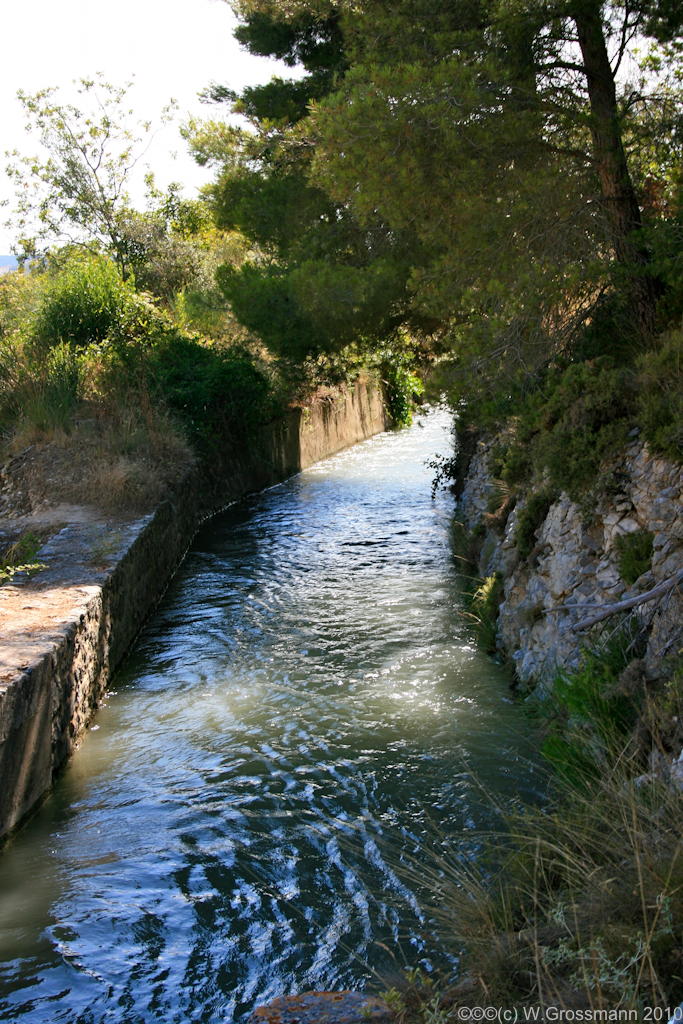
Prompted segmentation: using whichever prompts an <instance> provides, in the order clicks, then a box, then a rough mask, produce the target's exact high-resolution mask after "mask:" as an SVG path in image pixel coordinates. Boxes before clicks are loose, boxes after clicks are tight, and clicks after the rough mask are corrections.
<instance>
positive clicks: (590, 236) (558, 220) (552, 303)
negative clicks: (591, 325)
mask: <svg viewBox="0 0 683 1024" xmlns="http://www.w3.org/2000/svg"><path fill="white" fill-rule="evenodd" d="M236 9H237V11H238V13H239V14H240V15H241V17H242V18H243V20H244V26H243V27H242V28H241V29H240V30H239V31H240V33H242V35H241V38H242V39H243V41H245V42H246V44H247V45H249V46H251V47H253V48H254V51H255V52H260V53H266V52H267V53H272V54H273V55H276V56H279V57H281V58H283V59H285V60H287V61H288V62H289V63H296V62H297V61H298V62H299V63H302V64H303V66H304V69H305V70H307V71H308V69H307V66H306V61H307V60H309V59H310V53H311V52H315V46H316V45H320V46H321V47H323V52H324V53H325V54H326V55H327V59H328V60H329V59H330V57H329V54H330V49H329V48H330V45H331V44H332V43H333V44H334V47H336V53H337V57H336V62H335V63H334V64H330V65H329V70H330V73H329V74H328V75H327V78H326V79H325V89H324V91H323V92H322V95H321V90H320V89H317V91H315V90H314V89H313V88H312V89H311V91H310V92H309V93H306V88H305V85H304V86H301V85H299V84H298V83H290V85H289V86H287V85H286V83H282V82H279V83H271V86H270V87H265V89H264V90H262V91H258V90H257V91H256V93H255V94H254V95H253V96H249V97H245V100H244V102H243V105H242V110H243V111H246V112H247V113H251V114H252V115H258V116H257V117H256V118H255V122H254V123H255V127H256V134H255V135H251V136H250V135H247V136H246V137H244V136H242V137H241V141H240V145H242V146H243V147H244V148H243V150H242V152H241V154H240V155H239V156H237V157H235V155H234V154H235V150H234V149H233V150H232V151H231V152H232V154H233V155H232V163H231V164H230V167H229V170H228V172H227V176H226V178H225V179H224V184H225V185H226V186H227V187H225V188H224V190H223V193H222V195H223V197H224V199H225V203H226V207H227V208H229V209H230V210H231V211H232V213H231V216H236V215H237V214H236V213H235V211H236V209H239V208H240V207H241V208H242V209H243V210H246V208H247V207H248V210H246V213H248V217H247V216H246V215H245V217H244V225H245V229H246V230H247V233H249V231H251V232H252V234H253V237H256V238H258V239H259V241H260V243H261V244H264V245H266V249H267V251H268V252H269V255H270V256H271V258H272V259H274V260H275V261H276V262H277V263H278V269H277V270H275V269H273V267H272V266H270V265H269V266H268V267H267V269H266V270H264V274H266V275H269V276H270V277H272V279H273V280H274V281H275V282H277V289H278V290H279V291H278V295H279V299H278V303H276V304H275V305H276V306H277V308H278V309H280V310H282V309H283V308H288V309H292V306H293V304H292V298H291V294H289V292H288V289H286V288H285V287H284V285H283V278H284V276H286V275H285V274H284V273H283V271H282V266H281V265H282V262H283V259H284V262H285V263H290V262H291V261H292V259H293V258H295V257H294V250H295V248H296V244H297V239H300V240H301V243H302V249H303V248H304V247H306V248H308V249H309V251H310V250H311V248H312V246H313V239H314V237H315V236H314V234H313V235H309V234H307V232H303V233H302V234H301V235H298V234H297V232H296V231H294V230H292V227H291V223H290V221H289V220H288V217H287V216H286V213H287V211H289V210H292V209H293V210H295V211H296V213H297V214H302V212H303V210H304V209H305V206H306V203H307V202H308V200H309V199H312V197H313V196H315V197H316V202H319V203H320V206H319V207H317V209H316V207H315V204H314V203H312V204H311V206H310V211H309V212H310V214H311V215H310V217H308V216H307V217H306V218H305V221H306V224H307V225H308V227H310V228H311V229H313V228H314V227H315V228H317V227H318V225H319V222H320V221H321V220H322V219H323V215H322V210H323V208H324V204H325V203H327V204H329V205H328V206H327V209H333V210H334V211H335V213H334V216H335V218H336V221H335V226H338V225H339V224H344V223H346V224H350V225H352V227H353V231H354V232H356V233H357V234H356V237H359V235H361V234H362V231H363V230H365V231H367V232H372V231H373V230H375V231H376V232H377V235H376V237H377V239H378V240H379V239H381V240H382V241H383V243H384V244H385V246H386V248H384V249H383V250H382V258H383V259H384V260H385V261H388V262H390V263H392V265H393V267H394V270H395V271H397V279H399V278H400V280H401V281H402V282H403V291H402V292H401V293H400V296H399V295H398V294H393V295H392V294H390V293H389V291H388V290H386V291H385V295H386V297H387V302H388V307H389V308H391V310H392V311H393V314H394V316H393V318H388V319H387V320H386V321H384V323H383V324H381V325H380V329H382V328H389V329H392V328H393V326H394V325H395V322H396V319H397V318H399V319H402V320H403V321H404V322H408V323H410V322H412V323H414V324H415V323H420V324H422V325H424V326H429V327H431V328H438V329H439V330H440V331H442V332H445V333H446V335H447V336H448V337H449V338H450V339H451V340H450V343H451V344H452V345H453V346H455V347H456V349H457V352H458V357H459V359H460V360H461V364H462V366H463V367H464V372H465V374H467V373H469V374H470V376H471V367H472V363H473V361H474V362H476V363H477V365H478V367H479V370H480V373H481V374H482V375H483V376H486V375H490V376H491V377H492V378H493V379H498V380H500V379H501V377H502V378H503V379H509V378H510V375H511V374H512V375H513V376H514V375H515V374H517V373H519V374H521V375H522V376H524V375H526V374H528V373H529V372H533V371H534V368H535V367H537V366H539V365H542V364H543V363H544V362H545V361H547V360H548V358H549V356H550V355H552V353H558V352H564V353H566V352H568V351H570V350H571V347H572V346H573V345H574V346H575V345H576V341H577V338H578V337H579V336H580V335H581V334H582V332H583V329H584V326H585V324H586V323H587V322H589V321H591V320H595V319H596V311H597V310H599V309H600V308H601V307H603V306H604V305H605V303H606V302H607V301H609V303H610V316H611V321H610V322H611V325H612V329H613V331H614V333H615V334H617V335H618V334H621V335H623V336H624V337H629V336H630V338H631V339H632V340H633V342H634V343H635V344H639V345H642V342H643V339H645V338H648V337H649V336H651V334H652V332H653V329H654V328H655V323H656V312H657V309H658V308H661V301H660V294H661V291H662V287H663V282H665V278H666V277H667V276H668V277H669V278H671V276H672V274H673V271H672V270H671V261H670V260H669V263H668V264H667V259H668V257H667V255H666V253H662V254H661V255H660V254H658V257H657V260H656V261H653V259H652V251H651V245H652V244H654V243H652V237H651V236H652V226H653V219H654V220H657V218H659V219H660V220H661V217H662V216H663V215H664V216H670V215H671V213H672V211H673V212H675V203H676V199H675V188H673V189H672V188H671V183H672V182H673V180H674V178H675V175H673V176H672V175H669V182H668V184H667V185H666V189H667V190H668V199H667V200H666V201H665V202H661V201H660V202H659V207H658V209H657V208H656V207H655V204H654V203H648V202H647V201H646V200H647V191H646V190H647V189H648V188H650V190H651V192H652V190H653V189H657V188H660V184H661V179H659V180H658V178H657V170H656V169H655V173H654V175H653V173H652V167H651V166H650V168H649V170H648V172H647V176H645V175H644V174H643V173H642V171H643V162H642V161H641V160H640V156H641V155H642V154H643V152H644V149H648V151H649V152H650V153H651V154H652V155H653V156H654V155H655V154H656V159H655V163H656V162H657V159H661V154H662V151H663V150H665V149H668V150H669V151H670V152H671V153H673V154H678V155H679V157H680V144H681V130H680V116H678V120H676V115H675V114H674V115H673V117H671V118H669V121H668V124H664V121H663V120H662V119H660V121H659V124H658V125H657V126H655V122H656V121H657V120H658V119H657V118H656V117H655V118H654V119H653V118H652V116H651V115H652V112H653V110H657V109H660V110H663V108H664V106H665V105H666V106H668V107H669V109H671V110H674V109H675V106H676V98H678V99H680V89H679V88H678V93H676V89H675V88H674V91H673V92H670V93H669V95H668V97H667V100H666V104H662V102H661V88H660V86H661V75H659V74H654V75H653V74H652V70H653V65H652V64H651V65H650V70H649V72H648V74H646V75H645V76H644V77H643V79H642V80H641V81H640V82H634V81H632V76H630V77H629V78H627V77H626V76H625V74H624V73H623V70H622V73H621V76H619V68H622V69H623V68H625V67H626V66H627V65H628V63H629V61H631V63H632V62H633V47H634V42H638V41H640V44H641V45H642V44H643V40H644V37H645V36H647V35H648V34H649V35H650V36H651V37H652V38H655V39H659V40H660V41H661V42H663V43H665V44H666V46H667V47H668V49H669V53H670V54H673V55H674V56H675V52H676V47H675V37H676V35H677V32H678V29H679V28H680V16H679V15H678V13H677V11H676V8H675V6H672V5H671V4H670V3H669V4H667V3H665V2H664V0H638V2H636V3H633V2H629V3H625V2H624V3H622V2H621V0H619V2H615V3H611V4H607V5H601V4H599V3H598V2H597V0H574V2H571V3H569V4H566V3H562V4H559V3H557V2H555V0H552V2H544V0H542V2H541V3H538V2H536V0H534V2H533V3H532V2H530V0H497V2H494V3H490V2H484V0H461V2H459V3H458V4H448V5H444V4H442V3H438V2H437V0H392V2H391V3H388V2H387V0H363V2H361V3H357V2H353V3H351V2H350V0H348V2H347V0H337V2H334V0H332V2H324V0H308V2H307V0H289V2H287V3H280V2H275V0H241V2H240V3H239V4H237V6H236ZM660 53H664V50H662V51H660ZM657 59H660V58H657ZM331 69H333V70H331ZM312 70H313V66H312V65H311V71H310V72H309V74H310V73H312ZM306 81H307V79H306V78H304V83H306ZM619 83H621V84H620V85H619ZM653 84H654V90H653V89H652V88H649V92H648V87H650V86H652V85H653ZM288 89H289V90H290V91H289V94H287V90H288ZM268 90H270V91H268ZM276 98H277V103H276V102H275V100H276ZM285 98H286V102H285ZM270 102H272V105H271V106H270V107H269V106H268V104H269V103H270ZM304 108H305V112H304ZM276 111H277V114H276ZM293 111H294V113H292V112H293ZM269 112H270V114H272V115H273V116H272V117H268V113H269ZM278 116H280V117H281V120H278V119H277V118H278ZM648 136H649V137H648ZM646 137H648V138H647V139H646ZM645 139H646V144H645V147H644V145H643V142H644V140H645ZM283 154H288V155H290V154H294V155H295V156H296V158H297V159H299V161H300V162H299V164H298V176H297V178H296V179H294V178H292V179H290V180H289V181H286V180H284V178H283V175H282V168H283V166H287V162H286V160H285V159H284V158H283ZM227 163H230V161H227ZM227 163H226V166H227ZM670 163H672V164H676V163H677V160H676V156H675V155H674V156H673V158H671V159H670ZM265 168H275V169H276V174H275V175H274V176H273V175H270V174H267V173H265V174H264V169H265ZM250 176H251V178H250ZM653 179H654V183H653ZM266 183H267V185H268V187H267V188H266V187H264V186H265V184H266ZM269 189H270V192H269ZM278 189H279V190H281V192H282V194H283V195H284V196H285V197H287V198H286V199H285V198H282V196H279V197H278V198H275V193H276V192H277V190H278ZM660 190H661V189H660ZM246 196H248V203H247V201H246V198H245V197H246ZM667 203H668V208H667ZM672 204H673V205H672ZM643 208H644V209H643ZM314 210H315V211H316V212H315V213H314V212H313V211H314ZM274 211H276V212H274ZM249 218H250V219H251V224H248V223H247V221H248V220H249ZM259 218H261V221H259ZM269 218H270V221H269ZM269 223H270V228H268V224H269ZM264 228H265V229H266V230H264ZM268 230H270V231H271V233H270V235H268ZM278 232H280V234H279V236H278ZM387 240H391V243H392V244H386V243H387ZM654 241H655V242H656V243H657V245H658V246H659V247H660V248H662V247H663V248H664V249H665V248H666V245H667V244H669V243H670V242H671V244H673V241H675V233H674V234H673V235H672V234H667V232H661V231H657V232H655V236H654ZM268 246H270V248H268ZM380 247H381V246H380ZM340 251H341V247H340V248H339V249H338V250H337V255H336V256H335V257H334V258H336V259H337V260H339V255H338V253H339V252H340ZM315 255H316V258H317V259H319V260H321V261H327V262H331V261H332V259H333V250H332V248H331V247H330V248H325V246H324V245H323V246H321V248H320V249H319V250H318V251H317V252H316V253H315ZM356 265H357V266H363V265H364V264H363V263H362V262H361V261H357V262H356ZM662 267H664V268H665V271H666V273H664V274H662V272H661V268H662ZM299 268H301V261H300V262H299ZM399 268H400V273H399V272H398V271H399ZM317 276H318V277H321V278H322V277H324V276H325V275H323V274H320V275H317ZM315 279H316V277H315V275H312V274H311V276H310V278H309V280H310V282H311V288H314V287H317V286H316V284H315ZM283 295H284V296H285V297H283ZM604 319H605V318H604V317H603V321H604ZM281 322H282V323H284V321H281ZM299 327H300V328H301V329H307V328H306V324H305V323H303V322H300V324H299ZM283 329H284V328H283ZM603 344H606V339H603ZM468 367H469V370H468V369H467V368H468Z"/></svg>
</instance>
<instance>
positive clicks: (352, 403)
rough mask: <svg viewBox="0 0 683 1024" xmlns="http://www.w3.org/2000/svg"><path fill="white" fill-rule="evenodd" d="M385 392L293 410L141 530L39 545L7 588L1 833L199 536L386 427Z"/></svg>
mask: <svg viewBox="0 0 683 1024" xmlns="http://www.w3.org/2000/svg"><path fill="white" fill-rule="evenodd" d="M385 426H386V423H385V413H384V407H383V403H382V398H381V394H380V392H379V390H378V389H377V388H376V387H374V386H372V385H368V384H365V383H358V384H357V385H356V386H355V388H354V389H353V390H352V391H349V392H346V393H340V394H338V395H336V396H332V397H330V398H327V399H325V400H320V401H317V402H314V403H313V404H312V405H311V406H310V407H309V408H307V409H293V410H291V411H290V412H289V413H288V414H287V415H286V416H285V417H284V418H283V419H282V420H278V421H277V422H275V423H273V424H271V425H270V426H268V427H265V428H264V429H263V431H262V436H261V437H260V438H259V439H257V440H256V441H255V442H254V444H253V446H252V448H251V450H249V451H243V452H234V451H231V450H229V449H228V451H227V452H226V455H225V457H224V458H223V460H222V463H221V467H220V470H218V471H216V472H215V473H207V472H206V471H199V470H197V471H195V472H193V473H192V474H191V476H190V477H189V478H188V479H187V480H185V481H184V482H183V486H182V487H181V488H179V494H178V496H177V497H176V498H175V499H174V500H173V501H166V502H164V503H163V504H162V505H160V506H159V507H158V508H157V509H156V511H155V512H153V513H152V514H151V515H148V516H145V517H143V518H141V519H138V520H136V521H134V522H120V521H116V522H115V521H111V520H110V521H107V520H104V519H97V518H93V517H92V516H89V517H85V519H84V521H81V522H74V523H70V524H68V525H66V526H65V527H64V528H63V529H62V530H60V531H59V532H58V533H57V534H56V536H54V537H52V539H51V540H50V541H49V542H48V543H47V544H46V545H45V546H44V547H43V549H41V551H40V553H39V558H40V560H41V561H42V562H45V563H46V565H47V566H48V568H47V569H45V570H43V571H41V572H39V573H37V574H36V575H35V576H33V577H32V578H31V579H28V580H24V581H23V582H22V583H16V584H14V585H11V586H10V585H5V586H3V587H2V588H0V837H2V836H6V835H7V834H8V833H9V832H10V831H11V830H12V829H14V828H16V826H17V825H19V824H20V823H21V821H22V819H23V818H25V817H26V815H27V814H28V813H30V811H31V810H32V809H33V808H34V807H35V806H36V805H37V803H38V802H39V801H40V800H41V799H42V798H43V796H44V795H45V794H46V792H47V791H48V790H49V789H50V787H51V785H52V783H53V780H54V778H55V775H56V774H57V772H58V771H59V770H60V768H61V767H62V766H63V765H64V763H65V761H66V760H67V758H68V757H69V756H70V754H71V753H72V752H73V751H74V749H75V748H76V746H77V745H78V742H79V740H80V738H81V736H82V734H83V731H84V730H85V728H86V727H87V725H88V724H89V722H90V721H91V719H92V716H93V714H94V713H95V711H96V709H97V707H98V704H99V703H100V701H101V699H102V697H103V695H104V694H105V692H106V690H107V688H108V685H109V682H110V680H111V676H112V674H113V672H114V671H115V669H116V667H117V666H118V665H119V664H120V662H121V659H122V658H123V656H124V655H125V653H126V651H127V650H128V649H129V647H130V645H131V644H132V642H133V641H134V639H135V637H136V635H137V633H138V631H139V630H140V628H141V626H142V624H143V622H144V620H145V619H146V617H147V616H148V615H149V613H150V611H151V610H152V609H153V607H154V606H155V604H156V603H157V601H158V600H159V598H160V597H161V595H162V594H163V592H164V590H165V588H166V586H167V585H168V583H169V581H170V579H171V577H172V575H173V573H174V572H175V570H176V568H177V566H178V564H179V563H180V561H181V560H182V558H183V556H184V554H185V552H186V550H187V548H188V546H189V544H190V543H191V541H192V537H193V536H194V533H195V531H196V529H197V527H198V525H199V524H200V522H201V521H202V520H203V519H205V518H206V517H207V516H208V515H210V514H212V513H213V512H215V511H217V510H218V509H220V508H221V507H223V506H224V505H225V504H227V503H228V502H230V501H234V500H236V499H237V498H239V497H241V496H243V495H244V494H247V493H249V492H250V491H255V490H259V489H261V488H263V487H267V486H269V485H271V484H273V483H277V482H278V481H280V480H284V479H286V478H287V477H288V476H291V475H292V474H293V473H296V472H298V471H299V470H300V469H304V468H306V467H307V466H309V465H311V464H312V463H313V462H316V461H318V460H319V459H322V458H324V457H326V456H328V455H332V454H334V453H335V452H338V451H340V450H342V449H343V448H346V447H348V446H349V445H351V444H354V443H356V442H357V441H361V440H364V439H366V438H368V437H371V436H372V435H374V434H377V433H379V432H380V431H382V430H384V429H385Z"/></svg>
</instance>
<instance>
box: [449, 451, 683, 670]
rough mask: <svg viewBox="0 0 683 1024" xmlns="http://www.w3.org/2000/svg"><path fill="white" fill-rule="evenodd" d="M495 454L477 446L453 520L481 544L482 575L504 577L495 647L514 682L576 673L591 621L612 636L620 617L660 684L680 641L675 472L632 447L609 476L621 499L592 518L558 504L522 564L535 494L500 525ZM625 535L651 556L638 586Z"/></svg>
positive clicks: (679, 517) (614, 496)
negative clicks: (629, 569)
mask: <svg viewBox="0 0 683 1024" xmlns="http://www.w3.org/2000/svg"><path fill="white" fill-rule="evenodd" d="M491 448H492V443H491V442H486V441H479V442H478V444H477V447H476V450H475V451H474V454H473V456H472V458H471V461H470V464H469V467H468V469H467V471H466V473H465V475H464V485H463V487H462V489H461V493H460V497H459V511H460V515H461V517H462V519H463V522H464V524H465V526H466V527H467V529H468V530H470V531H473V532H474V533H475V535H476V536H478V538H479V543H478V550H479V555H478V561H479V567H478V568H479V572H480V573H481V575H482V576H491V575H493V574H494V573H498V574H500V579H501V585H502V597H503V599H502V603H501V605H500V614H499V618H498V627H497V641H498V645H499V647H500V649H501V651H502V652H504V653H505V654H506V656H508V657H509V658H511V659H512V661H513V663H514V665H515V669H516V673H517V676H518V678H519V679H520V681H521V682H523V683H527V684H533V683H535V682H538V681H541V682H543V681H547V680H548V679H550V678H551V676H552V674H553V672H554V671H555V669H556V667H557V666H568V667H571V666H573V665H575V664H576V663H577V662H578V660H579V658H580V655H581V650H582V648H583V647H584V646H585V645H586V643H587V637H589V636H590V635H591V634H590V629H591V621H592V620H593V619H596V618H598V617H600V616H604V617H603V618H601V619H600V625H598V624H597V623H595V624H594V628H610V629H611V628H613V627H615V626H617V625H618V622H619V617H618V616H619V614H621V615H633V616H635V617H636V619H637V621H638V623H639V624H640V625H641V626H642V627H643V629H644V630H645V631H646V633H647V644H646V650H645V656H644V661H645V668H646V671H647V674H648V675H649V676H651V677H656V676H657V675H659V674H661V672H662V671H663V668H664V667H665V666H666V663H667V661H668V659H669V658H670V657H671V656H674V655H675V654H676V653H677V652H678V651H679V649H680V647H681V643H682V641H683V469H682V468H681V466H680V465H676V464H674V463H672V462H668V461H666V460H664V459H662V458H658V457H656V456H654V455H653V454H651V453H650V452H649V451H648V448H647V446H646V445H645V444H643V443H642V442H641V441H639V440H638V439H637V438H634V439H633V441H632V443H631V444H630V446H629V447H628V448H627V449H626V451H625V452H624V453H623V461H622V463H621V466H620V467H619V471H618V474H616V475H615V479H616V480H618V490H616V491H613V492H612V493H610V494H608V495H605V496H604V497H603V498H602V499H601V500H600V502H599V504H598V506H597V508H596V509H595V510H591V513H590V514H587V513H586V512H585V510H582V509H581V508H580V507H579V505H577V503H576V502H574V501H572V500H571V499H570V498H569V497H568V496H567V495H566V494H562V495H561V496H560V497H559V498H558V499H557V500H555V501H553V502H552V503H551V504H550V505H549V508H548V509H547V513H546V514H545V515H544V517H543V518H542V521H541V522H540V525H538V527H537V528H536V530H535V533H534V536H533V545H532V548H531V551H530V552H529V553H528V554H525V557H522V554H521V553H520V545H519V537H518V531H519V524H520V518H521V517H522V516H523V515H524V509H525V507H526V506H527V505H528V502H529V501H530V500H533V499H532V494H531V493H527V494H526V495H524V496H522V497H518V499H517V501H516V503H515V505H514V507H512V506H511V503H510V510H508V509H506V508H505V507H503V514H502V515H501V514H500V512H499V513H498V514H493V513H492V512H491V509H492V507H493V506H495V504H496V500H497V494H498V493H499V488H500V485H499V483H498V482H497V481H496V480H494V478H493V476H492V474H491V472H490V470H489V468H488V463H489V456H490V453H491ZM544 511H545V510H544ZM627 535H632V537H634V538H635V537H636V535H637V536H638V537H639V538H644V539H645V543H646V546H647V545H648V544H649V545H650V546H651V557H649V558H648V559H647V564H645V565H642V566H638V568H637V569H636V572H637V573H638V575H637V578H635V579H633V578H632V576H633V574H631V578H629V579H624V573H623V550H624V542H623V541H620V540H619V538H624V537H626V536H627ZM639 568H642V569H643V571H642V572H638V569H639ZM650 595H651V596H650ZM646 598H647V599H646ZM619 608H621V609H623V610H622V611H621V612H619ZM607 612H609V613H610V614H609V615H606V613H607ZM612 613H614V614H612Z"/></svg>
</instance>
